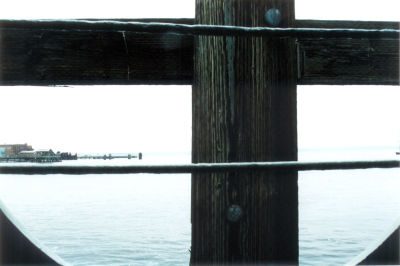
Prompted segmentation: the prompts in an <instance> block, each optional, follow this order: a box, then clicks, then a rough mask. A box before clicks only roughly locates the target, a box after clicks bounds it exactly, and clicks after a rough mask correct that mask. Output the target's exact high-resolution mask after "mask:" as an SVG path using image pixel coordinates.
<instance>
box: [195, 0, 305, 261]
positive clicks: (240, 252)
mask: <svg viewBox="0 0 400 266" xmlns="http://www.w3.org/2000/svg"><path fill="white" fill-rule="evenodd" d="M272 8H276V9H278V10H279V12H280V14H281V22H280V24H279V26H282V27H287V26H292V24H293V22H294V0H279V1H278V0H196V23H199V24H213V25H237V26H268V25H267V24H266V22H264V15H265V13H266V11H267V10H269V9H272ZM195 43H196V46H195V74H194V85H193V100H192V101H193V141H192V150H193V152H192V161H193V162H194V163H199V162H236V161H278V160H297V114H296V54H295V41H294V40H292V39H288V38H281V39H269V38H266V37H263V38H261V37H257V38H256V37H213V36H211V37H207V36H201V37H198V38H196V41H195ZM297 193H298V192H297V172H290V171H279V172H278V171H270V172H264V173H254V172H245V173H244V172H241V173H235V172H230V173H222V174H221V173H218V174H193V176H192V248H191V264H203V263H207V264H208V263H216V264H220V263H272V262H277V263H290V264H297V263H298V209H297V208H298V195H297Z"/></svg>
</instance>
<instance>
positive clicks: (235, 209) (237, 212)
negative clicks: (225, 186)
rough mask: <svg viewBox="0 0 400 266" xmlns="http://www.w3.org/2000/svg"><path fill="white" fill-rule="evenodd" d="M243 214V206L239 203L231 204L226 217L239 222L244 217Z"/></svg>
mask: <svg viewBox="0 0 400 266" xmlns="http://www.w3.org/2000/svg"><path fill="white" fill-rule="evenodd" d="M242 214H243V212H242V208H240V206H239V205H231V206H230V207H229V208H228V212H227V214H226V217H227V219H228V221H230V222H237V221H239V219H240V218H241V217H242Z"/></svg>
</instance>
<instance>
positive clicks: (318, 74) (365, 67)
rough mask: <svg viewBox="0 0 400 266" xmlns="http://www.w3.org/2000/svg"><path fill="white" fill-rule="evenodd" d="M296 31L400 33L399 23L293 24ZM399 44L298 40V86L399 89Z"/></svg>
mask: <svg viewBox="0 0 400 266" xmlns="http://www.w3.org/2000/svg"><path fill="white" fill-rule="evenodd" d="M296 27H304V28H344V29H346V28H353V29H397V30H398V29H399V28H400V24H399V23H398V22H374V21H321V20H296ZM399 44H400V42H399V41H398V40H310V39H299V40H298V52H299V53H298V55H299V68H298V75H299V81H298V84H304V85H320V84H326V85H358V84H359V85H399V84H400V79H399V78H400V77H399V75H400V71H399V62H400V57H399V53H400V48H399V47H400V46H399Z"/></svg>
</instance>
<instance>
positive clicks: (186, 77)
mask: <svg viewBox="0 0 400 266" xmlns="http://www.w3.org/2000/svg"><path fill="white" fill-rule="evenodd" d="M157 21H160V22H161V20H157ZM162 21H165V20H162ZM174 22H176V23H187V22H190V21H186V20H174ZM14 23H15V24H18V23H23V22H18V21H16V22H14ZM1 26H2V25H1V23H0V84H1V85H71V84H90V85H96V84H98V85H100V84H102V85H106V84H163V85H168V84H191V82H192V76H193V38H192V37H190V36H177V35H170V34H146V33H132V32H121V31H102V32H87V31H86V32H80V31H73V30H69V31H59V30H41V29H37V30H31V29H29V25H27V29H23V28H19V29H13V28H12V27H7V28H1ZM19 26H20V25H19Z"/></svg>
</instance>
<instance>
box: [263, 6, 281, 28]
mask: <svg viewBox="0 0 400 266" xmlns="http://www.w3.org/2000/svg"><path fill="white" fill-rule="evenodd" d="M264 19H265V22H267V23H268V25H270V26H278V25H279V24H280V23H281V12H279V10H278V9H276V8H271V9H269V10H268V11H267V12H266V13H265V16H264Z"/></svg>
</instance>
